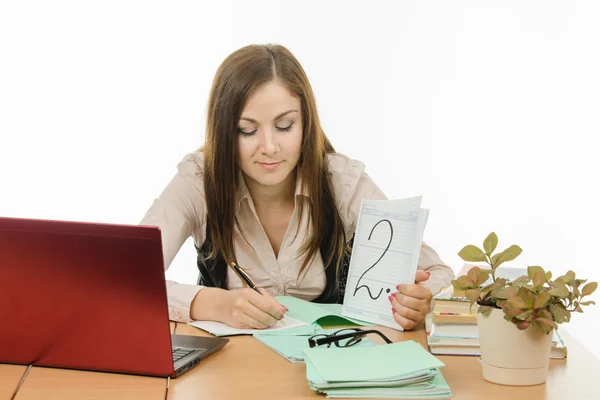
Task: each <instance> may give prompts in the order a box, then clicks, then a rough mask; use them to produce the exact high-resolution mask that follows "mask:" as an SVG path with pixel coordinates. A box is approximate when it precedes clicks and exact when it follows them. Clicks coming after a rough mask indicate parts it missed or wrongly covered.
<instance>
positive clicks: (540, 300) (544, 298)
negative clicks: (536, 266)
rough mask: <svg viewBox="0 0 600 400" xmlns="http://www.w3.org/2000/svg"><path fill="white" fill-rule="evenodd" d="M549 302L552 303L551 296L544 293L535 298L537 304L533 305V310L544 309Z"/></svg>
mask: <svg viewBox="0 0 600 400" xmlns="http://www.w3.org/2000/svg"><path fill="white" fill-rule="evenodd" d="M548 301H550V294H549V293H548V292H543V293H540V294H538V295H537V296H535V302H534V303H533V308H543V307H544V306H545V305H546V304H547V303H548Z"/></svg>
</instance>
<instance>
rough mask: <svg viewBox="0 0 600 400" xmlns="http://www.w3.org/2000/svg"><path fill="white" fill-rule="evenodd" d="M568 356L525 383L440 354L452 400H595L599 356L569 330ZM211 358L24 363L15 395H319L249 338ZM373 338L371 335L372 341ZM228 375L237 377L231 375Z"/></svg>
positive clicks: (416, 335) (0, 378)
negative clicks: (190, 364)
mask: <svg viewBox="0 0 600 400" xmlns="http://www.w3.org/2000/svg"><path fill="white" fill-rule="evenodd" d="M172 328H174V329H175V333H176V334H185V335H198V336H210V335H208V334H206V333H205V332H203V331H201V330H199V329H196V328H193V327H191V326H189V325H186V324H177V325H176V326H175V324H172ZM379 329H380V330H381V331H383V332H384V333H385V334H386V335H388V337H390V339H392V340H395V341H398V340H414V341H416V342H418V343H421V344H422V345H424V346H425V345H426V342H425V333H424V331H423V330H417V331H414V332H398V331H395V330H392V329H388V328H379ZM561 335H562V336H563V339H564V340H565V342H566V344H567V348H568V351H569V357H568V360H567V361H564V360H551V362H550V372H549V376H548V382H547V383H546V384H544V385H538V386H530V387H511V386H502V385H496V384H493V383H489V382H487V381H485V380H484V379H483V377H482V376H481V367H480V365H479V361H478V358H477V357H457V356H440V357H439V358H440V360H442V361H443V362H444V363H445V364H446V367H445V368H444V369H443V370H442V373H443V374H444V377H445V378H446V381H447V382H448V384H449V385H450V389H451V391H452V395H453V397H452V398H453V399H459V400H471V399H473V400H475V399H477V400H479V399H482V398H485V399H486V400H495V399H498V400H499V399H502V400H504V399H509V400H520V399H524V400H535V399H550V400H552V399H561V400H562V399H597V398H598V393H600V379H599V378H600V375H599V373H598V371H600V361H599V360H598V359H597V358H595V357H594V356H593V355H592V354H591V353H589V352H588V351H587V350H586V349H585V348H583V347H582V346H581V345H580V344H579V343H578V342H576V341H575V340H574V339H573V338H572V337H571V336H570V335H568V334H566V332H565V333H564V334H561ZM230 339H231V342H230V343H229V344H227V345H226V346H225V347H224V348H223V349H222V350H220V351H219V352H217V353H215V354H214V355H213V356H211V357H209V358H208V359H206V360H203V361H202V362H201V363H200V364H199V365H198V366H197V367H196V368H194V369H193V370H191V371H190V372H188V373H186V374H184V375H182V376H181V377H179V378H177V379H171V380H170V383H169V387H168V388H167V379H161V378H149V377H140V376H133V375H123V374H108V373H98V372H87V371H72V370H61V369H53V368H37V367H34V368H31V370H30V371H29V373H28V374H27V376H26V377H25V380H24V382H23V384H22V386H21V388H20V389H19V391H18V392H17V396H16V397H15V399H16V400H28V399H61V400H69V399H78V400H79V399H157V400H158V399H161V400H162V399H165V395H166V398H167V400H184V399H198V398H202V399H236V398H245V399H255V398H261V399H263V398H264V399H271V398H273V399H290V398H293V399H317V398H321V399H324V396H322V395H319V394H317V393H316V392H313V391H312V390H310V389H309V387H308V383H307V381H306V375H305V367H304V364H292V363H290V362H289V361H287V360H286V359H284V358H283V357H281V356H280V355H278V354H277V353H275V352H274V351H272V350H271V349H269V348H268V347H266V346H265V345H263V344H262V343H260V342H258V341H257V340H255V339H254V338H252V337H251V336H236V337H232V338H230ZM373 340H377V339H376V338H373ZM25 371H26V367H22V366H14V365H0V399H10V398H11V396H12V394H13V393H14V390H15V389H16V387H17V386H18V384H19V382H20V381H21V378H22V376H23V374H24V372H25ZM232 377H236V379H233V378H232Z"/></svg>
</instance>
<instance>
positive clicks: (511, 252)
mask: <svg viewBox="0 0 600 400" xmlns="http://www.w3.org/2000/svg"><path fill="white" fill-rule="evenodd" d="M522 252H523V250H522V249H521V248H520V247H519V246H517V245H516V244H513V245H512V246H510V247H509V248H507V249H506V250H504V251H503V252H502V253H500V254H497V257H496V262H492V263H493V264H494V268H497V267H498V266H499V265H500V264H502V263H505V262H507V261H512V260H514V259H515V258H517V257H519V255H520V254H521V253H522ZM492 261H493V260H492Z"/></svg>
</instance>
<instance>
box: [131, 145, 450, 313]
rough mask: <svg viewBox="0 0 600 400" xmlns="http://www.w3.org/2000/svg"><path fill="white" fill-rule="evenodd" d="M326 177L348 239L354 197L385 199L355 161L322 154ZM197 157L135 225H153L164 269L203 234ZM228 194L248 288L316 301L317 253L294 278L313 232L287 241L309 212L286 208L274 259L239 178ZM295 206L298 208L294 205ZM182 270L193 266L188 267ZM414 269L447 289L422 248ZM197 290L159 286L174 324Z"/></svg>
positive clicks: (446, 277)
mask: <svg viewBox="0 0 600 400" xmlns="http://www.w3.org/2000/svg"><path fill="white" fill-rule="evenodd" d="M327 157H328V159H327V161H328V166H329V173H330V177H331V182H332V185H333V190H334V195H335V199H336V201H337V203H338V204H337V208H338V211H339V213H340V216H341V218H342V221H343V224H344V229H345V231H346V238H348V240H349V239H350V238H351V237H352V235H353V233H354V230H355V228H356V220H357V214H358V212H359V209H360V203H361V200H362V199H370V200H384V199H386V197H385V195H384V194H383V193H382V192H381V190H380V189H379V188H378V187H377V185H375V183H374V182H373V181H372V180H371V178H370V177H369V176H368V175H367V174H366V173H365V171H364V170H365V166H364V164H363V163H361V162H359V161H356V160H352V159H350V158H348V157H346V156H344V155H342V154H331V155H328V156H327ZM203 166H204V156H203V153H202V152H195V153H192V154H189V155H187V156H186V157H184V159H183V160H182V161H181V163H179V165H178V172H177V174H176V175H175V176H174V177H173V179H172V180H171V182H170V183H169V184H168V185H167V187H166V188H165V189H164V191H163V192H162V193H161V195H160V196H159V197H158V198H157V199H156V200H155V201H154V203H153V204H152V206H151V208H150V209H149V210H148V212H147V213H146V215H145V216H144V218H143V220H142V221H141V223H140V225H150V226H157V227H159V228H160V230H161V236H162V245H163V254H164V262H165V269H167V268H168V267H169V265H170V264H171V262H172V261H173V258H174V257H175V255H176V254H177V252H178V251H179V249H180V248H181V246H182V245H183V243H184V242H185V241H186V240H187V238H189V237H190V236H192V237H193V238H194V242H195V244H196V245H197V246H198V247H200V246H202V243H203V242H204V239H205V236H206V212H205V210H206V202H205V196H204V184H203ZM239 181H240V182H241V184H240V185H239V187H238V189H237V192H236V205H237V207H236V213H237V218H238V219H239V221H240V225H241V227H242V230H243V231H244V233H245V235H246V238H247V239H248V241H249V242H250V244H248V243H247V242H246V240H244V238H243V237H242V236H241V234H240V233H239V232H238V231H237V228H236V231H235V232H234V244H235V251H236V257H237V261H238V263H239V265H240V266H242V267H243V268H244V269H245V270H246V272H248V274H249V275H250V276H251V277H252V279H253V280H254V281H255V283H256V285H257V286H259V287H262V288H264V289H265V290H267V291H268V292H269V293H270V294H271V295H273V296H279V295H290V296H295V297H298V298H301V299H305V300H313V299H315V298H317V297H318V296H319V295H320V294H321V293H322V292H323V290H324V289H325V270H324V266H323V260H322V259H321V256H320V254H319V252H317V256H316V257H315V258H314V260H313V262H312V264H311V265H310V267H309V269H308V272H307V273H306V275H305V274H304V273H302V274H301V276H300V279H298V273H299V271H300V268H301V267H302V261H303V259H302V258H298V257H296V254H297V253H298V252H299V250H300V248H301V246H302V243H303V239H304V236H303V234H304V235H311V232H312V229H313V227H312V226H311V225H309V227H308V229H306V228H304V229H300V233H299V234H298V236H297V238H296V239H295V240H294V236H295V232H296V228H297V226H298V224H300V227H306V221H307V219H308V218H309V216H310V214H309V213H308V212H304V213H303V216H302V220H301V221H300V220H298V216H299V213H298V206H297V207H296V209H295V210H294V213H293V215H292V219H291V220H290V223H289V226H288V228H287V231H286V233H285V235H284V238H283V242H282V244H281V249H280V251H279V255H278V256H277V257H275V253H274V252H273V248H272V247H271V244H270V242H269V239H268V237H267V235H266V233H265V232H264V230H263V228H262V226H261V224H260V221H259V219H258V216H257V213H256V210H255V208H254V204H253V202H252V197H251V196H250V193H249V192H248V188H247V187H246V185H245V182H244V179H240V180H239ZM300 187H301V185H300V181H299V180H298V182H297V185H296V197H298V196H307V194H306V193H302V192H301V191H300ZM297 204H298V203H297ZM190 268H196V266H195V265H190ZM418 268H419V269H421V270H425V271H428V272H430V273H431V276H430V278H429V280H428V281H426V282H425V283H424V284H425V285H426V286H427V287H428V288H429V289H430V290H431V291H432V292H433V293H434V294H435V293H437V292H438V291H439V290H441V289H442V288H444V287H446V286H448V285H450V281H451V280H452V279H453V278H454V272H453V271H452V269H451V268H450V267H448V266H447V265H445V264H444V263H443V262H442V260H440V258H439V256H438V255H437V253H436V252H435V251H434V250H433V249H432V248H431V247H429V246H428V245H426V244H425V243H423V245H422V247H421V254H420V257H419V263H418ZM227 285H228V288H229V289H234V288H240V287H243V284H242V282H241V280H240V279H239V278H238V277H237V275H235V273H234V272H233V271H232V270H231V269H229V270H228V273H227ZM202 288H203V287H202V286H198V285H189V284H181V283H177V282H173V281H167V294H168V303H169V317H170V319H171V320H174V321H180V322H189V321H190V306H191V303H192V300H193V299H194V297H195V296H196V293H198V291H199V290H201V289H202Z"/></svg>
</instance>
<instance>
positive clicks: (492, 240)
mask: <svg viewBox="0 0 600 400" xmlns="http://www.w3.org/2000/svg"><path fill="white" fill-rule="evenodd" d="M496 246H498V236H497V235H496V234H495V233H494V232H492V233H490V234H489V235H488V237H486V238H485V240H484V241H483V249H484V250H485V252H486V254H487V255H488V256H491V255H492V253H493V252H494V250H496Z"/></svg>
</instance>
